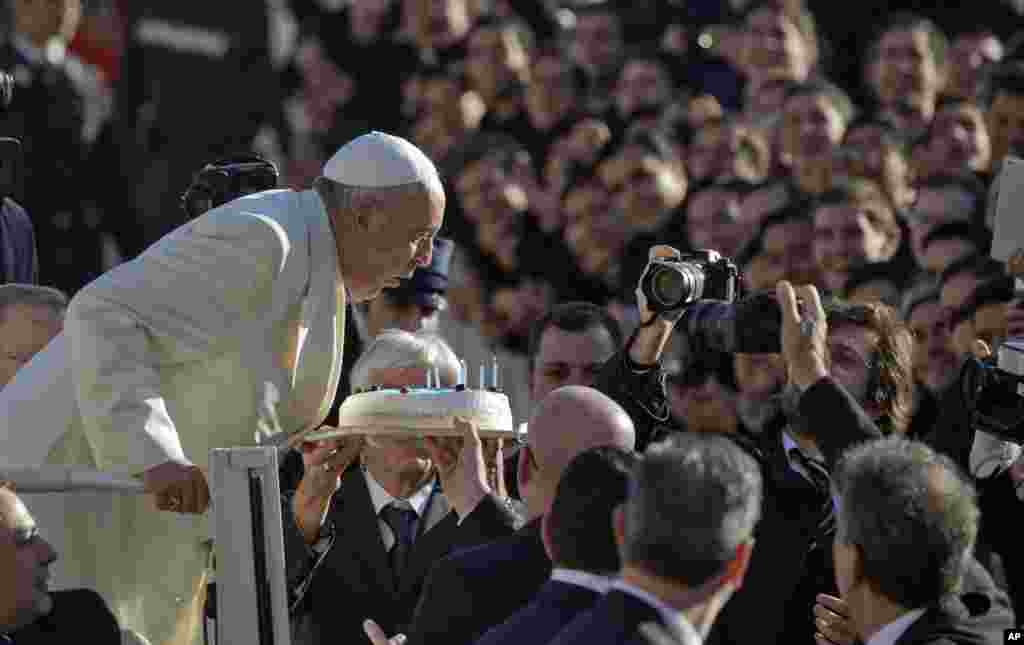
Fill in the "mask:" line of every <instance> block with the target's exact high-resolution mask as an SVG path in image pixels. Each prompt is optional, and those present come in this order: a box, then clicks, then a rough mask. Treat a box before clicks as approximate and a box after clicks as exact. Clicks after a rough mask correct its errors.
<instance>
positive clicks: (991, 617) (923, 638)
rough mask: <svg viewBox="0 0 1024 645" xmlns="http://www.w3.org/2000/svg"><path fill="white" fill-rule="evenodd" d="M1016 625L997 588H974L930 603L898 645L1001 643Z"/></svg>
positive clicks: (990, 644) (984, 644) (986, 644)
mask: <svg viewBox="0 0 1024 645" xmlns="http://www.w3.org/2000/svg"><path fill="white" fill-rule="evenodd" d="M1015 626H1016V625H1015V624H1014V619H1013V612H1012V611H1010V610H1009V608H1008V607H1007V606H1006V605H1005V604H1004V603H1002V602H1000V600H999V599H998V598H997V596H996V594H995V590H994V589H992V590H990V591H989V592H983V591H973V592H967V593H963V594H959V595H955V596H950V597H949V598H947V599H945V600H944V601H943V602H942V603H940V604H939V605H937V606H934V607H929V608H928V610H927V611H926V612H925V614H924V615H923V616H921V617H920V618H918V619H917V620H915V621H914V622H913V623H911V625H910V627H909V628H907V631H905V632H903V635H902V636H900V638H899V639H898V640H897V641H896V643H895V644H894V645H999V644H1000V643H1003V642H1005V641H1004V640H1003V632H1004V631H1005V630H1007V629H1010V628H1012V627H1015Z"/></svg>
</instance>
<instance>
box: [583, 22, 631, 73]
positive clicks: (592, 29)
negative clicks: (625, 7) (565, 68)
mask: <svg viewBox="0 0 1024 645" xmlns="http://www.w3.org/2000/svg"><path fill="white" fill-rule="evenodd" d="M622 47H623V43H622V26H621V25H620V24H619V18H618V16H616V15H615V14H614V13H611V12H609V13H599V12H594V13H583V14H581V15H579V16H578V17H577V19H576V28H575V30H574V31H573V36H572V56H573V59H574V60H575V61H576V63H577V64H579V65H583V66H584V67H589V68H591V69H594V70H599V71H604V70H608V69H610V68H612V67H613V66H614V65H615V64H616V63H617V62H618V60H619V56H620V54H621V53H622Z"/></svg>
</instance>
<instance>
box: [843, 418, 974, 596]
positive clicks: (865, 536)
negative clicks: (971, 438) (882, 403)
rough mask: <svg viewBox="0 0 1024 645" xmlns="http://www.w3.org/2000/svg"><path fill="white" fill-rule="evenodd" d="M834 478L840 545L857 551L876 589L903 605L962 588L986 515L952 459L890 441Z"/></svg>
mask: <svg viewBox="0 0 1024 645" xmlns="http://www.w3.org/2000/svg"><path fill="white" fill-rule="evenodd" d="M832 480H833V483H834V486H835V491H836V494H837V497H838V508H837V518H836V519H837V533H836V540H837V541H838V542H839V543H841V544H847V545H851V546H854V547H856V548H857V550H858V551H859V553H860V567H861V571H862V573H863V575H864V577H865V578H866V579H867V581H868V584H870V586H871V588H873V589H875V590H877V591H878V592H879V593H881V594H882V595H883V596H885V597H886V598H888V599H890V600H891V601H893V602H894V603H896V604H897V605H900V606H903V607H928V606H932V605H935V604H936V603H937V602H938V601H939V600H941V599H942V598H943V597H944V596H946V595H947V594H950V593H955V592H957V591H958V590H959V589H960V585H961V582H962V579H963V572H964V569H965V567H966V564H967V561H968V558H969V557H970V555H971V553H972V552H973V549H974V544H975V540H976V539H977V535H978V524H979V519H980V511H979V510H978V504H977V496H976V494H975V491H974V488H973V487H972V486H971V484H970V482H969V481H968V480H967V478H965V477H964V476H963V474H962V473H961V472H960V471H959V469H958V468H957V467H956V465H955V464H954V463H953V461H952V460H950V459H949V457H946V456H945V455H941V454H939V453H937V452H935V451H934V450H932V449H931V448H929V447H928V446H926V445H925V444H923V443H920V442H917V441H909V440H907V439H903V438H898V437H889V438H887V439H880V440H877V441H871V442H867V443H864V444H861V445H858V446H855V447H853V448H851V449H850V450H849V451H848V452H847V453H846V454H845V455H844V456H843V458H842V459H841V461H840V462H839V464H838V465H837V467H836V469H835V472H834V473H833V476H832Z"/></svg>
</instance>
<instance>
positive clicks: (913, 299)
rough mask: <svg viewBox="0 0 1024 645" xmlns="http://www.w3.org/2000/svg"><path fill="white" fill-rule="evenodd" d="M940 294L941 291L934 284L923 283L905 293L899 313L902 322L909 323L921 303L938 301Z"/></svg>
mask: <svg viewBox="0 0 1024 645" xmlns="http://www.w3.org/2000/svg"><path fill="white" fill-rule="evenodd" d="M941 295H942V291H941V290H939V288H938V286H936V285H934V284H925V285H923V286H921V287H920V288H915V289H914V290H912V291H910V292H909V293H907V294H906V295H905V297H904V298H903V306H902V307H901V308H900V315H901V316H902V317H903V320H904V322H906V323H908V324H909V323H910V319H911V318H912V317H913V316H914V310H915V309H917V308H918V307H920V306H921V305H926V304H928V303H932V302H939V300H940V298H941Z"/></svg>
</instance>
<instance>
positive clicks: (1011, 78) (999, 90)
mask: <svg viewBox="0 0 1024 645" xmlns="http://www.w3.org/2000/svg"><path fill="white" fill-rule="evenodd" d="M988 94H989V102H991V101H992V100H994V99H995V98H996V96H997V95H998V94H1012V95H1014V96H1020V95H1024V60H1010V61H1005V62H1003V63H1001V64H1000V65H999V66H998V67H996V68H995V70H994V71H993V72H992V76H991V77H990V79H989V91H988Z"/></svg>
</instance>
